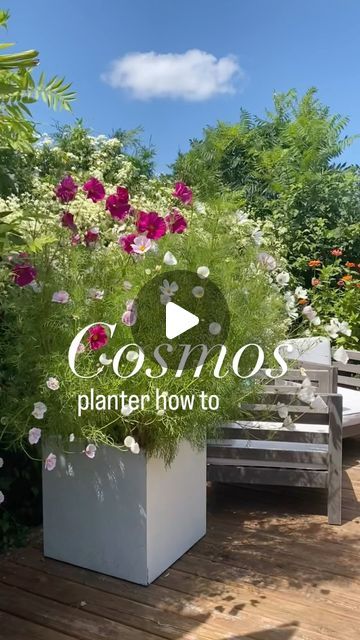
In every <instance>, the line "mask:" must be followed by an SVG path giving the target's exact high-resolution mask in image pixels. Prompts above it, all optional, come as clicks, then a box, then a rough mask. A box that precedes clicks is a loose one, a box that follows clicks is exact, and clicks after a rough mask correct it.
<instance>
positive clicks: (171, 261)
mask: <svg viewBox="0 0 360 640" xmlns="http://www.w3.org/2000/svg"><path fill="white" fill-rule="evenodd" d="M164 264H166V265H167V266H168V267H174V266H175V265H176V264H177V260H176V258H175V256H174V254H173V253H171V251H167V252H166V253H165V255H164Z"/></svg>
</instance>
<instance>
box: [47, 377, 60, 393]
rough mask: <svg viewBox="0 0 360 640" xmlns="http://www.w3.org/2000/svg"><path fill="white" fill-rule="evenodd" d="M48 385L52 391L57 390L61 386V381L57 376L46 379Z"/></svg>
mask: <svg viewBox="0 0 360 640" xmlns="http://www.w3.org/2000/svg"><path fill="white" fill-rule="evenodd" d="M46 386H47V388H48V389H51V391H57V390H58V388H59V387H60V382H59V380H58V379H57V378H49V379H48V380H46Z"/></svg>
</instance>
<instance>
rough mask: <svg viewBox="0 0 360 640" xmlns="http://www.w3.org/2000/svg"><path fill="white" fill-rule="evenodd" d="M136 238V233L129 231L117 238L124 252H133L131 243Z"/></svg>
mask: <svg viewBox="0 0 360 640" xmlns="http://www.w3.org/2000/svg"><path fill="white" fill-rule="evenodd" d="M135 238H136V233H129V235H127V236H122V237H121V238H119V240H118V244H119V245H120V246H121V248H122V249H123V250H124V251H125V252H126V253H134V249H133V246H132V245H133V243H134V240H135Z"/></svg>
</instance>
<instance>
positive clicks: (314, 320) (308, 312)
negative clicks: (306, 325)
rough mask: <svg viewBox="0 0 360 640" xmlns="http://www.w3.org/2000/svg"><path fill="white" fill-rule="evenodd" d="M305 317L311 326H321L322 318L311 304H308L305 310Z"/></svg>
mask: <svg viewBox="0 0 360 640" xmlns="http://www.w3.org/2000/svg"><path fill="white" fill-rule="evenodd" d="M303 315H304V316H305V317H306V318H307V319H308V320H309V322H310V323H311V324H313V325H315V326H319V324H320V322H321V321H320V318H319V316H318V314H317V313H316V311H315V309H313V307H312V306H311V304H307V305H306V307H304V308H303Z"/></svg>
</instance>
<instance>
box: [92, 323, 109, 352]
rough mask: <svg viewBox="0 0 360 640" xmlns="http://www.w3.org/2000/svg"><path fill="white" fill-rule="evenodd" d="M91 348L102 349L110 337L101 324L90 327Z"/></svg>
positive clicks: (94, 349)
mask: <svg viewBox="0 0 360 640" xmlns="http://www.w3.org/2000/svg"><path fill="white" fill-rule="evenodd" d="M87 341H88V343H89V346H90V349H92V350H93V351H97V349H102V347H105V345H106V344H107V343H108V341H109V338H108V336H107V333H106V331H105V329H104V327H103V326H102V325H101V324H96V325H95V326H94V327H90V329H89V336H88V338H87Z"/></svg>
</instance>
